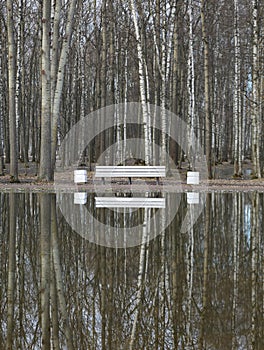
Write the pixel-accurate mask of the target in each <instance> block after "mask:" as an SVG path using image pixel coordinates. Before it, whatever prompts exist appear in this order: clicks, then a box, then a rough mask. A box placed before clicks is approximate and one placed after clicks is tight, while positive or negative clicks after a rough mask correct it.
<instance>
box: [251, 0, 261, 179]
mask: <svg viewBox="0 0 264 350" xmlns="http://www.w3.org/2000/svg"><path fill="white" fill-rule="evenodd" d="M258 7H259V1H258V0H252V20H253V34H252V40H253V46H252V51H253V52H252V113H251V115H252V163H253V174H252V176H253V177H255V178H261V168H260V132H261V129H260V114H259V107H258V105H259V90H258V86H259V81H260V80H259V52H258V49H259V25H258V21H259V15H258V11H259V9H258Z"/></svg>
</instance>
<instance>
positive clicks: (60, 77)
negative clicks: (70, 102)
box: [51, 0, 77, 167]
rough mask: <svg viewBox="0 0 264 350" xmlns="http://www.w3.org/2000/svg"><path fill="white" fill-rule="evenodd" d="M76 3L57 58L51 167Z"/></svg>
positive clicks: (71, 6)
mask: <svg viewBox="0 0 264 350" xmlns="http://www.w3.org/2000/svg"><path fill="white" fill-rule="evenodd" d="M76 3H77V0H72V1H71V2H70V8H69V12H68V16H67V23H66V29H65V34H64V36H63V43H62V49H61V53H60V58H59V64H58V73H57V78H56V89H55V91H54V92H53V91H52V93H54V100H53V104H52V128H51V130H52V137H51V152H52V157H51V164H52V167H54V165H55V161H56V149H57V133H58V120H59V113H60V103H61V96H62V88H63V81H64V74H65V65H66V62H67V55H68V51H69V46H70V41H71V36H72V28H73V19H74V14H75V10H76Z"/></svg>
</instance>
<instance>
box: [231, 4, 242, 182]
mask: <svg viewBox="0 0 264 350" xmlns="http://www.w3.org/2000/svg"><path fill="white" fill-rule="evenodd" d="M234 39H235V91H234V112H233V113H234V176H235V177H237V176H239V177H240V176H241V175H242V157H241V152H242V151H241V148H242V145H241V144H240V133H241V132H242V130H241V96H240V95H241V90H240V74H241V72H240V60H241V57H240V54H241V53H240V36H239V9H238V0H234Z"/></svg>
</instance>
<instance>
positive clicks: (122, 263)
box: [0, 192, 264, 350]
mask: <svg viewBox="0 0 264 350" xmlns="http://www.w3.org/2000/svg"><path fill="white" fill-rule="evenodd" d="M96 197H98V195H97V194H95V193H88V194H85V193H82V194H78V195H77V194H73V193H58V194H54V193H32V192H28V193H0V202H1V213H0V229H1V235H0V241H1V248H0V261H1V264H0V283H1V288H0V307H1V312H0V320H1V328H0V348H1V349H26V350H27V349H34V350H35V349H83V350H87V349H94V350H98V349H113V350H119V349H120V350H121V349H136V350H138V349H170V350H171V349H217V350H219V349H223V350H226V349H260V350H261V349H264V278H263V272H264V254H263V246H264V235H263V226H264V225H263V224H264V223H263V210H264V207H263V206H264V196H263V193H258V192H230V193H227V192H225V193H223V192H214V193H205V194H202V193H201V194H200V195H198V198H197V196H194V197H193V198H191V197H190V196H189V197H188V198H187V194H186V193H158V192H157V193H155V192H153V193H138V194H135V193H132V194H131V193H123V192H122V193H114V194H113V195H112V196H111V198H110V199H111V203H110V204H109V198H108V197H107V196H99V197H100V198H99V199H98V198H96ZM105 200H106V202H105ZM107 201H108V202H107ZM198 201H199V203H198ZM110 207H111V208H110ZM124 207H125V208H124Z"/></svg>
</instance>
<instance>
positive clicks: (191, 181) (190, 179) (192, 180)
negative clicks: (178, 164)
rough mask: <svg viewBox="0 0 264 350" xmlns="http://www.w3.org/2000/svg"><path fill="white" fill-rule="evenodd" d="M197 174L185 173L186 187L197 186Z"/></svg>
mask: <svg viewBox="0 0 264 350" xmlns="http://www.w3.org/2000/svg"><path fill="white" fill-rule="evenodd" d="M199 181H200V180H199V172H198V171H188V172H187V185H199Z"/></svg>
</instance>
